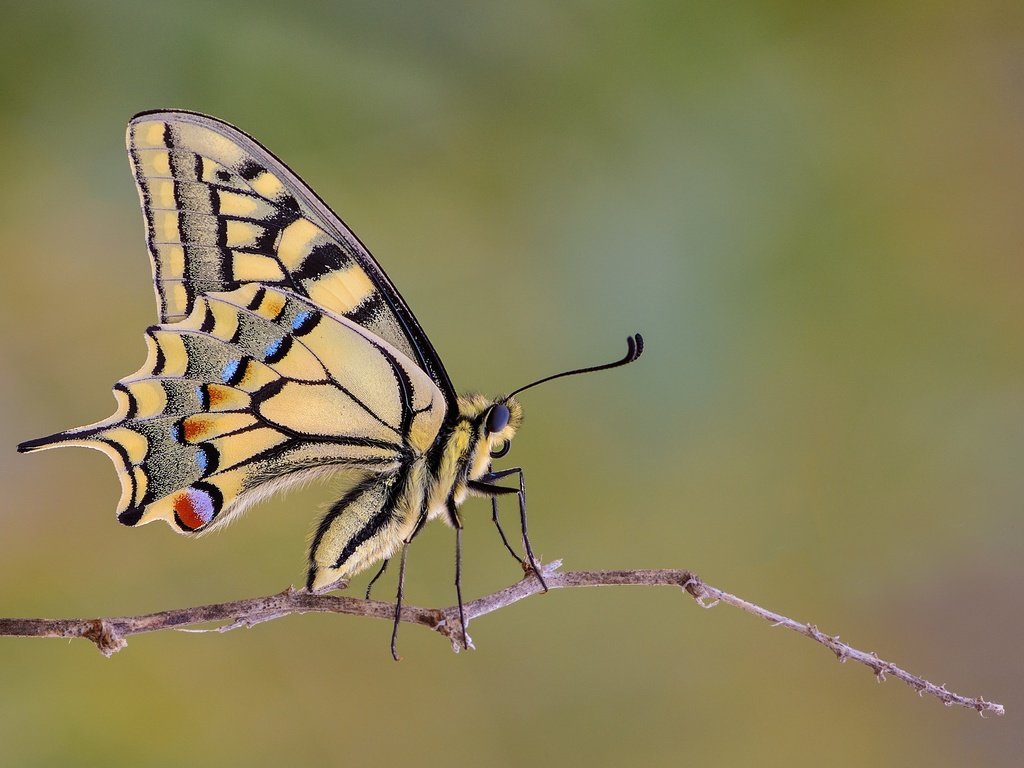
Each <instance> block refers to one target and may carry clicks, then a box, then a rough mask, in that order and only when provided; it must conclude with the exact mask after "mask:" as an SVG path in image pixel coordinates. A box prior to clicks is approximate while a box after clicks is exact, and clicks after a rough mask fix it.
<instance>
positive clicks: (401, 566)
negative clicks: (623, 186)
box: [391, 508, 427, 661]
mask: <svg viewBox="0 0 1024 768" xmlns="http://www.w3.org/2000/svg"><path fill="white" fill-rule="evenodd" d="M425 522H427V510H426V508H424V509H423V511H422V512H420V516H419V519H418V520H417V521H416V527H415V528H413V529H412V533H410V534H409V537H408V538H407V539H406V540H405V541H403V542H402V557H401V559H400V560H399V561H398V593H397V594H396V595H395V624H394V626H393V627H392V628H391V657H392V658H393V659H394V660H395V661H401V660H402V657H401V656H399V655H398V625H399V624H400V623H401V621H402V598H403V597H404V596H405V560H406V557H407V556H408V554H409V543H410V542H411V541H412V540H413V539H415V538H416V535H417V534H418V533H419V532H420V530H421V529H422V528H423V524H424V523H425Z"/></svg>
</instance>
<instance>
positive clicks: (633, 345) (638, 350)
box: [505, 333, 644, 400]
mask: <svg viewBox="0 0 1024 768" xmlns="http://www.w3.org/2000/svg"><path fill="white" fill-rule="evenodd" d="M626 344H628V345H629V349H628V350H627V352H626V356H625V357H623V358H622V359H621V360H616V361H615V362H614V363H605V364H604V365H594V366H591V367H590V368H576V369H575V370H572V371H563V372H562V373H556V374H554V375H553V376H545V377H544V378H543V379H537V380H536V381H534V382H531V383H530V384H527V385H526V386H525V387H520V388H519V389H517V390H516V391H515V392H512V393H511V394H509V395H508V396H507V397H506V398H505V399H506V400H507V399H508V398H509V397H513V396H514V395H518V394H519V393H520V392H523V391H525V390H527V389H529V388H530V387H536V386H537V385H538V384H543V383H544V382H545V381H551V380H553V379H561V378H562V377H564V376H575V375H576V374H577V373H593V372H594V371H606V370H608V369H609V368H618V367H619V366H620V365H629V364H630V363H632V362H635V361H636V360H637V358H639V357H640V355H642V354H643V352H644V337H643V336H641V335H640V334H639V333H636V334H634V335H632V336H630V337H628V338H627V339H626Z"/></svg>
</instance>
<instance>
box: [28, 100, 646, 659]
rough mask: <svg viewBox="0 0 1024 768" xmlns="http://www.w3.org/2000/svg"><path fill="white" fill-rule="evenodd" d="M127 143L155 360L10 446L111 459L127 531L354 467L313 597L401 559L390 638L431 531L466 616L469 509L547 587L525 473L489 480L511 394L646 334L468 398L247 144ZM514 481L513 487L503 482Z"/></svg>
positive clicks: (302, 198)
mask: <svg viewBox="0 0 1024 768" xmlns="http://www.w3.org/2000/svg"><path fill="white" fill-rule="evenodd" d="M127 148H128V154H129V158H130V161H131V167H132V171H133V173H134V176H135V181H136V184H137V186H138V192H139V198H140V201H141V204H142V211H143V215H144V219H145V229H146V243H147V246H148V250H149V255H150V259H151V262H152V268H153V283H154V287H155V289H156V298H157V311H158V315H159V322H158V324H156V325H153V326H150V327H149V328H147V329H146V332H145V340H146V345H147V349H148V356H147V358H146V361H145V363H144V364H143V365H142V367H141V368H140V369H139V370H138V371H136V372H135V373H133V374H132V375H130V376H127V377H126V378H123V379H121V380H120V381H119V382H117V383H116V384H115V385H114V388H113V392H114V398H115V400H116V402H117V410H116V412H115V413H114V414H113V415H112V416H111V417H109V418H107V419H105V420H103V421H100V422H97V423H95V424H91V425H89V426H85V427H79V428H77V429H70V430H67V431H64V432H59V433H57V434H54V435H50V436H49V437H43V438H39V439H36V440H29V441H27V442H24V443H22V444H21V445H19V446H18V450H19V451H21V452H31V451H37V450H43V449H48V448H54V447H61V446H83V447H87V448H93V449H96V450H99V451H102V452H103V453H104V454H106V455H107V456H108V457H109V458H110V459H111V461H112V462H113V463H114V466H115V468H116V470H117V475H118V479H119V480H120V485H121V497H120V500H119V502H118V505H117V517H118V520H119V521H120V522H121V523H123V524H125V525H129V526H136V525H142V524H145V523H149V522H152V521H154V520H163V521H165V522H166V523H168V524H169V525H170V526H171V527H172V528H174V529H175V530H177V531H178V532H180V533H183V534H188V535H196V534H200V533H204V532H207V531H211V530H213V529H215V528H218V527H220V526H223V525H224V524H226V523H227V522H228V521H229V520H231V519H232V518H234V517H236V516H237V515H239V514H240V513H241V512H242V511H243V510H244V509H246V508H247V507H249V506H251V505H252V504H254V503H256V502H258V501H259V500H261V499H264V498H266V497H267V496H270V495H271V494H273V493H276V492H277V491H280V490H282V489H285V488H287V487H289V486H292V485H294V484H296V483H300V482H303V481H306V480H309V479H311V478H314V477H319V476H322V475H326V474H329V473H332V472H336V471H338V470H347V471H349V472H352V473H354V475H355V477H356V478H357V479H356V480H355V482H354V483H353V484H352V486H351V488H350V489H349V490H348V491H347V492H346V493H345V494H344V496H343V497H342V498H341V499H340V500H338V501H337V502H335V503H334V504H332V505H331V506H330V508H329V509H328V511H327V513H326V514H325V515H324V516H323V518H322V519H321V520H320V522H319V525H318V526H317V528H316V532H315V534H314V535H313V538H312V543H311V545H310V547H309V565H308V572H307V579H306V586H307V588H308V589H309V590H311V591H314V592H320V591H324V590H327V589H330V588H332V587H337V586H344V585H345V584H347V582H348V580H349V579H351V577H352V576H354V575H355V574H357V573H359V572H361V571H363V570H365V569H366V568H368V567H370V566H371V565H373V564H375V563H378V562H381V561H383V565H382V567H381V570H380V571H379V572H378V573H377V576H375V577H374V579H373V581H376V579H377V578H378V577H379V576H380V575H381V574H382V573H383V570H384V568H385V567H386V566H387V563H388V562H389V560H390V559H391V558H392V557H393V556H394V555H395V554H396V553H397V552H399V551H400V552H401V557H402V559H401V563H402V571H401V574H400V579H399V581H400V587H399V595H398V600H396V613H395V615H396V627H397V617H398V615H399V612H400V605H401V584H402V582H403V581H404V570H405V569H404V565H405V557H406V552H407V548H408V545H409V542H411V541H412V540H413V538H415V536H416V535H417V533H418V532H419V531H420V529H421V528H422V526H423V525H424V523H425V522H427V521H429V520H433V519H435V518H440V519H441V520H443V521H444V522H446V523H448V524H449V525H451V526H452V527H454V528H455V531H456V571H457V578H456V586H457V588H458V589H457V591H458V595H459V605H460V608H461V606H462V596H461V585H460V581H461V579H460V578H459V572H460V555H461V531H462V525H463V523H462V518H461V515H460V512H459V506H460V505H461V504H462V503H463V501H465V500H466V498H467V497H469V496H483V497H489V498H490V499H491V503H492V519H493V521H494V522H495V524H497V526H498V530H499V532H500V533H501V537H502V540H503V542H504V544H505V546H506V547H507V548H508V550H509V551H510V552H511V553H512V555H513V556H514V557H515V558H516V559H517V560H519V561H520V563H522V564H523V567H524V569H529V570H532V571H533V572H534V574H535V575H536V577H537V578H538V579H539V580H540V581H541V583H542V584H543V583H544V580H543V575H542V573H541V570H540V568H539V567H538V564H537V560H536V558H535V557H534V554H533V550H532V546H531V544H530V541H529V536H528V533H527V525H526V490H525V483H524V478H523V472H522V469H521V468H519V467H515V468H511V469H505V470H501V471H494V470H492V461H493V460H494V459H497V458H500V457H502V456H504V455H505V454H506V453H507V452H508V450H509V446H510V444H511V441H512V439H513V437H515V435H516V432H517V430H518V429H519V427H520V424H521V422H522V417H523V411H522V407H521V406H520V404H519V402H518V400H517V399H516V397H515V396H516V395H518V394H519V393H521V392H522V391H524V390H525V389H528V388H530V387H532V386H536V385H537V384H540V383H542V382H544V381H549V380H551V379H554V378H559V377H561V376H568V375H574V374H577V373H585V372H590V371H594V370H601V369H604V368H612V367H616V366H618V365H624V364H626V363H629V362H632V361H634V360H636V359H637V358H638V357H639V356H640V354H641V352H642V351H643V339H642V337H641V336H640V334H636V335H635V336H631V337H630V338H629V340H628V345H629V349H628V353H627V354H626V356H625V357H623V358H622V359H620V360H617V361H615V362H613V363H608V364H605V365H599V366H592V367H590V368H581V369H576V370H572V371H565V372H563V373H560V374H555V375H554V376H548V377H546V378H544V379H540V380H538V381H535V382H533V383H531V384H529V385H527V386H525V387H520V388H519V389H518V390H515V391H513V392H512V393H511V394H509V395H504V396H501V397H497V398H487V397H484V396H482V395H477V394H470V395H462V396H460V395H458V394H456V392H455V390H454V388H453V387H452V383H451V380H450V378H449V376H448V373H447V372H446V371H445V368H444V365H443V364H442V362H441V360H440V358H439V357H438V355H437V352H436V351H435V350H434V347H433V345H432V344H431V342H430V340H429V339H428V338H427V336H426V334H425V333H424V332H423V329H422V328H421V327H420V324H419V322H418V321H417V320H416V318H415V316H414V315H413V313H412V311H411V310H410V309H409V306H408V304H406V302H405V300H404V299H403V298H402V296H401V294H400V293H399V292H398V290H397V289H396V288H395V286H394V284H393V283H392V282H391V280H390V279H389V278H388V276H387V275H386V274H385V272H384V270H382V269H381V267H380V265H379V264H378V263H377V262H376V260H375V259H374V258H373V256H371V255H370V252H369V251H368V250H367V249H366V248H365V247H364V246H363V244H362V243H361V242H360V241H359V239H358V238H357V237H356V236H355V235H354V234H353V233H352V231H351V230H350V229H349V228H348V227H347V226H346V225H345V224H344V223H343V222H342V220H341V219H340V218H339V217H338V216H337V215H336V214H335V213H334V212H333V211H331V209H330V208H329V207H328V206H327V205H326V204H325V203H324V201H323V200H322V199H321V198H320V197H319V196H318V195H317V194H316V193H315V192H314V191H313V190H312V189H310V188H309V187H308V186H307V185H306V184H305V183H304V182H303V181H302V180H301V179H300V178H299V177H298V176H297V175H296V174H295V173H293V172H292V171H291V170H290V169H289V168H288V167H287V166H286V165H285V164H284V163H282V162H281V161H280V160H279V159H278V158H277V157H275V156H274V155H273V154H271V152H270V151H268V150H267V149H266V148H264V147H263V146H262V145H261V144H259V143H258V142H257V141H256V140H255V139H253V138H251V137H250V136H248V135H246V134H245V133H243V132H241V131H239V130H238V129H236V128H234V127H233V126H231V125H229V124H227V123H225V122H222V121H220V120H217V119H215V118H212V117H208V116H205V115H200V114H197V113H193V112H186V111H176V110H175V111H171V110H162V111H152V112H143V113H140V114H138V115H136V116H135V117H134V118H132V119H131V121H130V122H129V124H128V132H127ZM511 477H517V478H518V484H517V485H516V486H514V487H507V486H502V485H500V484H499V483H498V481H499V480H501V479H503V478H511ZM506 494H508V495H515V496H517V497H518V499H519V508H520V518H521V527H522V539H523V546H524V550H525V552H526V555H525V557H520V556H519V555H518V554H517V553H516V552H515V550H514V548H513V547H512V546H511V544H510V543H509V541H508V539H507V537H506V536H505V533H504V531H503V530H502V529H501V526H500V523H499V522H498V514H497V513H498V506H497V499H498V497H499V496H502V495H506ZM372 583H373V582H372V581H371V586H372ZM545 586H546V585H545ZM367 595H369V588H368V589H367ZM464 632H465V620H464V619H463V633H464ZM392 637H393V639H392V651H393V652H394V635H393V636H392ZM463 639H464V640H465V634H464V635H463ZM395 655H396V658H397V653H395Z"/></svg>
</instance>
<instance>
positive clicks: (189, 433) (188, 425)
mask: <svg viewBox="0 0 1024 768" xmlns="http://www.w3.org/2000/svg"><path fill="white" fill-rule="evenodd" d="M211 397H212V395H211ZM181 426H182V429H183V430H184V433H185V441H186V442H188V443H195V442H197V441H199V440H201V439H202V438H203V435H205V434H206V433H207V432H209V431H210V427H211V426H212V422H211V421H210V420H209V419H204V418H202V417H201V416H189V417H188V418H187V419H185V421H184V422H182V425H181Z"/></svg>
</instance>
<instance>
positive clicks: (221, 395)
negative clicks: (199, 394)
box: [206, 384, 229, 408]
mask: <svg viewBox="0 0 1024 768" xmlns="http://www.w3.org/2000/svg"><path fill="white" fill-rule="evenodd" d="M228 394H229V391H228V389H227V387H222V386H219V385H217V384H210V385H209V386H208V387H207V388H206V395H207V397H208V398H209V402H210V407H211V408H215V407H217V406H219V405H220V404H221V403H223V402H224V401H225V400H227V399H228Z"/></svg>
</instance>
